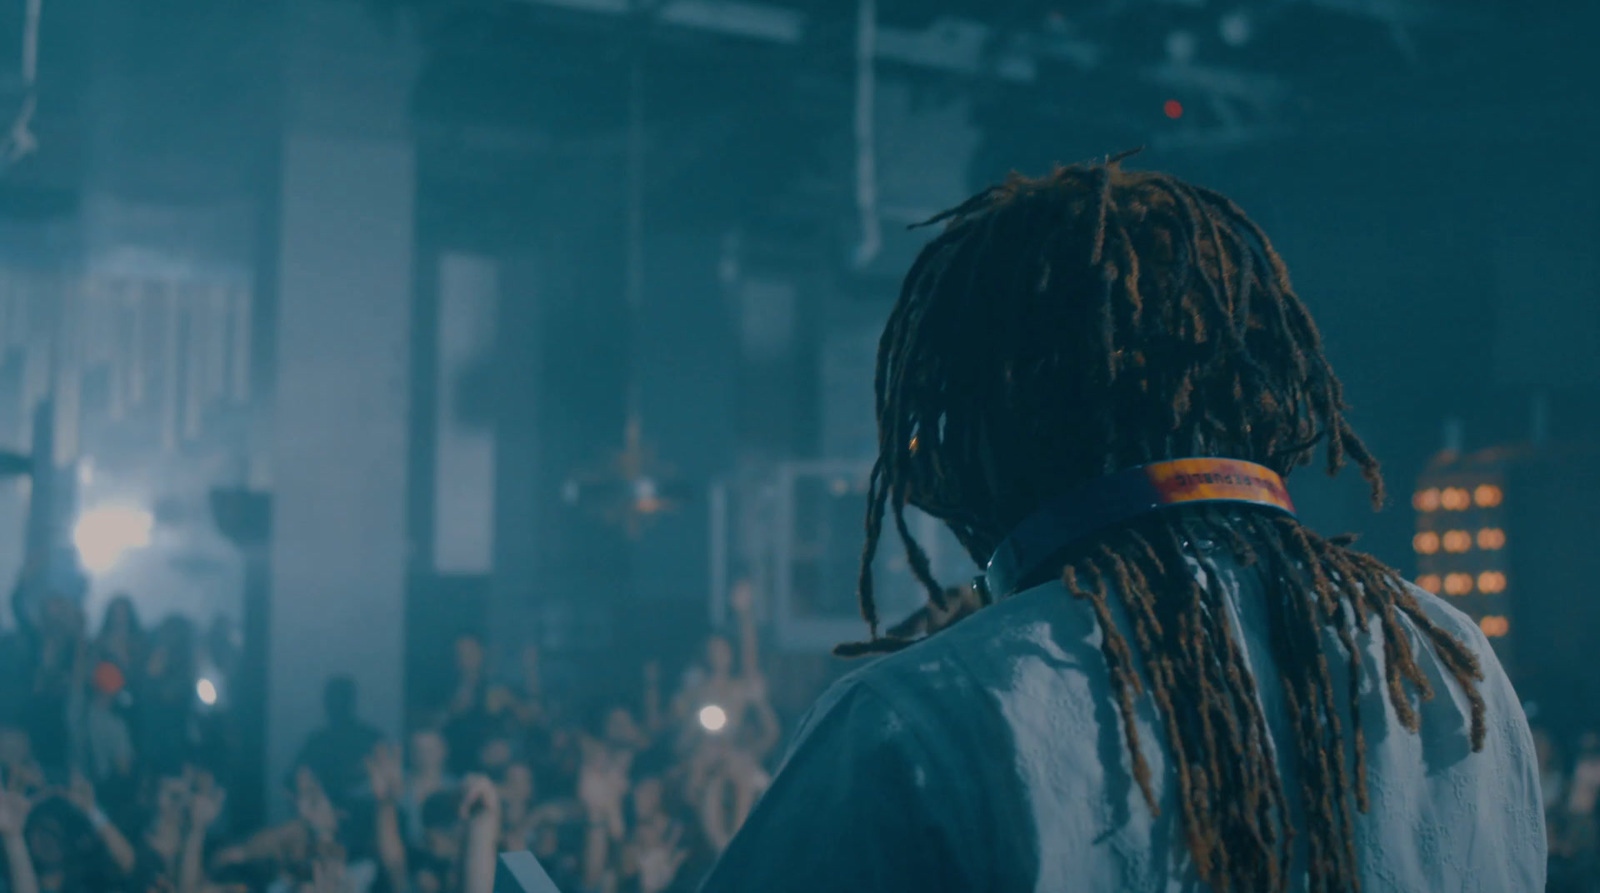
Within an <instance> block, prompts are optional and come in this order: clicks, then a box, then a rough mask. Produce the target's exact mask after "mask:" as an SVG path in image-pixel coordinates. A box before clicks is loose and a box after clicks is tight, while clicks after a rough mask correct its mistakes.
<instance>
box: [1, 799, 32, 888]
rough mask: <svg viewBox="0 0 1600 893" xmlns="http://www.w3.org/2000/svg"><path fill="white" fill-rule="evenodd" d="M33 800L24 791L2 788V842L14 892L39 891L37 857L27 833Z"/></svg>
mask: <svg viewBox="0 0 1600 893" xmlns="http://www.w3.org/2000/svg"><path fill="white" fill-rule="evenodd" d="M32 812H33V801H31V800H29V799H28V797H27V795H25V794H23V793H22V792H20V791H16V790H10V789H9V786H8V788H7V789H0V843H3V844H4V851H5V856H6V862H7V863H8V864H9V865H10V869H11V870H10V878H9V880H10V886H11V891H10V893H39V879H38V877H37V876H35V874H34V871H33V857H32V856H31V855H30V854H29V853H28V842H27V839H26V838H25V837H24V836H23V834H24V832H25V831H26V830H27V827H28V815H29V814H30V813H32Z"/></svg>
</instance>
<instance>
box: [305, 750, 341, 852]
mask: <svg viewBox="0 0 1600 893" xmlns="http://www.w3.org/2000/svg"><path fill="white" fill-rule="evenodd" d="M295 814H296V815H298V816H299V817H300V821H302V822H304V823H305V826H306V828H307V829H309V830H310V831H311V832H312V834H313V835H314V836H315V837H316V839H317V840H319V841H329V840H333V839H335V838H336V837H337V836H338V834H339V813H338V811H337V810H335V809H334V806H333V801H332V800H330V799H328V794H327V792H326V791H324V790H323V789H322V785H321V783H319V782H318V781H317V778H316V776H315V775H313V774H312V772H311V770H310V769H307V768H305V767H304V766H302V767H300V769H299V771H298V772H296V773H295Z"/></svg>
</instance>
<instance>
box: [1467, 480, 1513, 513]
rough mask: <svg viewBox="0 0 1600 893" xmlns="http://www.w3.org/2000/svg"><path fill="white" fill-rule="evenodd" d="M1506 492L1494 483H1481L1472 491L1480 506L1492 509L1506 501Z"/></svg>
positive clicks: (1473, 498)
mask: <svg viewBox="0 0 1600 893" xmlns="http://www.w3.org/2000/svg"><path fill="white" fill-rule="evenodd" d="M1505 497H1506V495H1505V493H1504V491H1502V490H1501V489H1500V488H1499V487H1496V486H1495V485H1493V484H1480V485H1478V489H1476V490H1474V491H1472V501H1473V502H1476V503H1477V504H1478V507H1479V508H1485V509H1492V508H1494V507H1495V506H1497V505H1499V504H1500V503H1501V502H1504V501H1505Z"/></svg>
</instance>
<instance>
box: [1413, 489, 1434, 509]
mask: <svg viewBox="0 0 1600 893" xmlns="http://www.w3.org/2000/svg"><path fill="white" fill-rule="evenodd" d="M1411 507H1412V508H1414V509H1416V510H1417V511H1419V512H1436V511H1438V510H1439V488H1438V487H1429V488H1428V489H1426V490H1418V491H1417V492H1416V494H1414V495H1413V496H1412V497H1411Z"/></svg>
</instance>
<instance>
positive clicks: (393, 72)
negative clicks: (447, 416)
mask: <svg viewBox="0 0 1600 893" xmlns="http://www.w3.org/2000/svg"><path fill="white" fill-rule="evenodd" d="M287 6H288V15H289V22H288V28H287V31H286V40H287V47H286V49H287V53H286V58H287V70H286V71H285V75H286V77H285V88H286V97H285V99H286V130H285V134H284V137H283V144H282V164H281V168H280V171H279V174H280V183H279V202H280V204H279V211H280V213H279V215H278V218H279V219H278V226H277V230H278V235H279V238H278V252H277V259H276V260H277V264H278V275H277V283H278V289H277V296H276V297H277V338H276V359H277V364H276V365H277V369H276V393H275V411H274V418H273V423H272V432H273V434H272V439H273V449H272V456H271V482H272V483H271V492H272V495H273V503H272V504H273V524H272V529H273V543H272V549H271V580H272V594H271V607H270V613H271V620H270V629H271V632H270V639H271V641H270V645H269V652H268V661H269V673H268V679H269V686H268V695H267V697H268V717H267V734H268V747H267V784H268V786H269V792H271V793H273V794H275V792H273V791H272V786H273V785H277V784H280V783H281V782H282V780H283V779H284V778H285V776H286V773H287V771H288V770H289V768H290V764H291V761H292V760H293V758H294V754H295V752H296V750H297V749H298V748H299V746H300V744H301V742H303V741H304V740H305V738H306V736H307V734H308V733H309V732H310V731H312V730H313V729H314V728H315V727H316V726H317V725H318V724H319V723H320V722H321V717H322V709H321V692H322V686H323V683H324V681H325V680H326V679H327V678H328V677H329V676H332V675H336V674H347V675H350V676H352V677H354V678H355V680H356V682H357V684H358V686H359V689H360V703H359V710H360V714H361V716H362V718H363V719H365V720H366V721H367V722H369V723H372V724H373V725H376V726H377V727H378V728H380V729H382V730H383V731H385V732H387V733H390V734H392V735H397V734H398V733H399V731H400V727H401V722H402V713H403V707H404V684H403V657H404V641H405V636H404V632H405V631H404V618H405V581H406V574H407V565H408V555H409V554H410V544H409V543H408V541H407V531H406V511H405V508H406V506H405V499H406V492H407V458H408V449H409V444H408V431H409V394H410V381H411V367H410V345H411V309H412V279H413V265H412V247H413V245H412V243H413V228H414V222H413V216H414V215H413V201H414V193H415V179H416V178H415V157H414V156H415V153H414V149H413V146H412V141H411V139H410V136H409V133H408V129H407V127H406V111H405V109H406V99H407V96H408V93H409V87H410V83H411V80H412V79H413V78H414V76H415V67H416V56H417V53H416V51H415V48H414V47H413V46H412V44H411V43H410V41H409V40H408V39H407V37H406V31H405V29H404V28H403V27H402V28H400V29H398V30H395V29H392V28H391V29H385V28H382V27H380V26H379V23H377V22H375V21H372V20H371V19H370V18H369V11H368V7H367V6H366V5H365V4H361V3H357V2H354V0H350V2H327V0H291V2H289V3H288V4H287ZM269 803H271V804H272V805H273V807H274V808H273V812H274V813H281V812H282V810H283V809H284V808H285V807H286V802H285V801H284V799H283V798H282V797H277V796H269Z"/></svg>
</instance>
